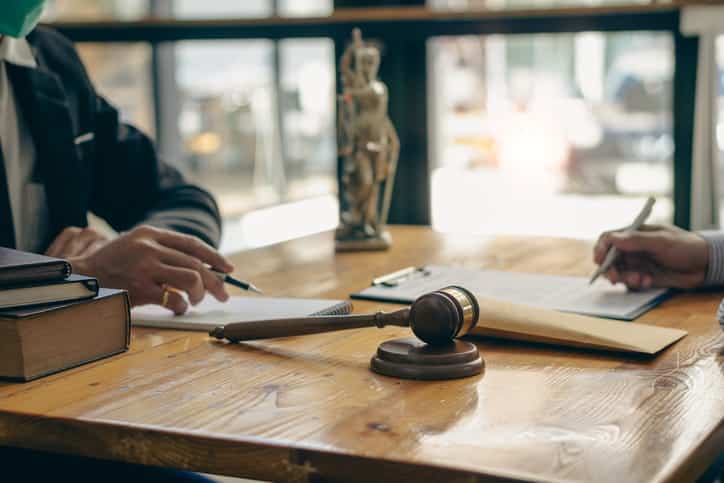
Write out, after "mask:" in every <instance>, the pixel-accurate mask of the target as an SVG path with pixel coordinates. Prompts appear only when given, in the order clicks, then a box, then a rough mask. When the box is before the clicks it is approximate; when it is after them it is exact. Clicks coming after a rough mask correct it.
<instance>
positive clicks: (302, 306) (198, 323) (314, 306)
mask: <svg viewBox="0 0 724 483" xmlns="http://www.w3.org/2000/svg"><path fill="white" fill-rule="evenodd" d="M351 311H352V304H351V303H350V302H349V301H346V300H328V299H301V298H274V297H231V298H230V299H229V301H228V302H218V301H217V300H216V299H214V298H213V297H211V296H207V297H205V298H204V300H203V301H201V303H199V304H198V305H196V306H195V307H192V306H190V307H189V310H188V312H186V313H185V314H183V315H173V314H172V313H171V312H170V311H168V310H167V309H165V308H163V307H159V306H157V305H144V306H141V307H136V308H134V309H133V310H132V311H131V322H132V324H133V325H135V326H140V327H156V328H162V329H181V330H199V331H209V330H211V329H214V328H215V327H218V326H220V325H226V324H230V323H232V322H246V321H251V320H261V319H264V320H266V319H283V318H286V317H301V316H307V315H344V314H348V313H350V312H351Z"/></svg>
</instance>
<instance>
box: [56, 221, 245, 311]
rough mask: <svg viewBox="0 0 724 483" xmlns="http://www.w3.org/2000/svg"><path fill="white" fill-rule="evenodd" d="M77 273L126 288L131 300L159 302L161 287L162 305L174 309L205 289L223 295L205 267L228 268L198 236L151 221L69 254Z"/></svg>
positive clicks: (220, 284) (222, 298)
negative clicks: (90, 249) (84, 252)
mask: <svg viewBox="0 0 724 483" xmlns="http://www.w3.org/2000/svg"><path fill="white" fill-rule="evenodd" d="M69 261H70V262H71V264H72V265H73V267H74V270H76V271H77V272H79V273H83V274H85V275H92V276H95V277H96V278H98V279H99V280H100V282H101V285H103V286H106V287H113V288H123V289H126V290H128V293H129V296H130V299H131V305H134V306H135V305H144V304H161V303H162V301H163V299H164V291H165V288H166V286H168V287H170V288H171V289H170V290H169V291H168V295H167V303H166V305H165V307H166V308H168V309H170V310H172V311H173V312H174V313H175V314H177V315H178V314H182V313H184V312H186V310H187V309H188V304H187V303H186V301H185V300H184V297H183V296H182V294H181V292H185V293H186V294H187V295H188V300H189V302H191V304H192V305H196V304H197V303H199V302H200V301H201V299H203V297H204V294H205V293H206V291H208V292H210V293H211V294H212V295H213V296H214V297H215V298H216V299H217V300H220V301H222V302H223V301H226V300H227V299H228V298H229V294H228V293H227V292H226V288H225V287H224V282H222V281H221V280H220V279H219V278H218V277H217V276H216V274H214V273H213V272H212V271H211V270H210V269H209V267H213V268H214V269H216V270H219V271H222V272H225V273H228V272H231V271H233V269H234V267H233V265H232V264H231V263H229V261H228V260H226V258H224V257H223V256H221V255H220V254H219V253H218V252H217V251H216V250H214V249H213V248H211V247H210V246H208V245H207V244H205V243H204V242H202V241H201V240H199V239H198V238H195V237H192V236H189V235H183V234H181V233H177V232H173V231H170V230H163V229H160V228H154V227H151V226H140V227H138V228H135V229H133V230H131V231H129V232H127V233H124V234H122V235H121V236H119V237H118V238H116V239H114V240H112V241H109V242H107V243H106V244H105V245H103V246H102V247H100V248H99V249H97V250H96V251H94V252H91V253H88V254H87V255H81V256H79V257H75V258H69Z"/></svg>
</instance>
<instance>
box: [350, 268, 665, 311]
mask: <svg viewBox="0 0 724 483" xmlns="http://www.w3.org/2000/svg"><path fill="white" fill-rule="evenodd" d="M382 278H384V277H382ZM449 285H459V286H461V287H463V288H466V289H468V290H470V291H471V292H473V293H475V294H480V295H481V296H484V297H486V298H490V299H495V300H500V301H504V302H510V303H515V304H524V305H528V306H532V307H537V308H544V309H552V310H558V311H562V312H573V313H578V314H584V315H593V316H598V317H606V318H611V319H619V320H634V319H636V318H637V317H639V316H640V315H641V314H643V313H644V312H646V311H647V310H649V309H650V308H652V307H654V306H656V305H657V304H659V303H660V302H662V301H663V300H664V299H665V298H666V297H667V295H668V291H667V290H664V289H652V290H646V291H641V292H630V291H628V290H626V288H625V287H623V286H613V285H611V284H610V283H609V282H608V281H606V280H598V281H596V282H595V283H594V284H593V285H590V286H589V284H588V279H587V278H585V277H569V276H554V275H540V274H529V273H517V272H503V271H498V270H474V269H465V268H454V267H445V266H439V265H429V266H426V267H424V268H421V269H418V270H416V271H415V272H414V273H408V274H406V275H404V276H402V277H401V278H400V279H399V281H395V280H391V281H390V280H388V281H387V282H386V284H377V285H372V286H370V287H368V288H366V289H364V290H362V291H360V292H357V293H354V294H352V298H357V299H368V300H381V301H388V302H398V303H412V302H413V301H414V300H415V299H416V298H417V297H419V296H420V295H423V294H425V293H427V292H432V291H435V290H439V289H441V288H443V287H447V286H449Z"/></svg>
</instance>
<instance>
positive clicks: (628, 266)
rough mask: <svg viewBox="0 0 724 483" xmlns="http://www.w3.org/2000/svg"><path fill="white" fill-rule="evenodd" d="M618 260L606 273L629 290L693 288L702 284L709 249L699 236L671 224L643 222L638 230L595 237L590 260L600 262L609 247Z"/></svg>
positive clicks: (607, 276) (607, 233) (612, 281)
mask: <svg viewBox="0 0 724 483" xmlns="http://www.w3.org/2000/svg"><path fill="white" fill-rule="evenodd" d="M612 245H613V246H615V247H616V248H618V250H619V256H618V260H617V261H616V262H615V263H614V264H613V266H612V267H611V268H610V269H609V270H608V271H607V272H606V274H605V275H606V278H608V279H609V280H610V281H611V283H618V282H621V283H623V284H625V285H626V286H627V287H628V288H629V289H632V290H641V289H647V288H651V287H665V288H694V287H697V286H699V285H701V284H703V283H704V279H705V278H706V270H707V266H708V264H709V249H708V246H707V243H706V241H705V240H704V239H703V238H702V237H701V236H699V235H697V234H695V233H692V232H689V231H686V230H682V229H681V228H677V227H675V226H660V225H644V226H642V227H641V229H640V230H638V231H635V232H632V233H626V232H625V231H623V230H615V231H610V232H606V233H604V234H603V235H601V237H600V238H599V239H598V242H597V243H596V246H595V248H594V255H593V260H594V261H595V262H596V264H598V265H600V264H601V263H602V262H603V259H604V258H605V256H606V252H607V251H608V249H609V247H610V246H612Z"/></svg>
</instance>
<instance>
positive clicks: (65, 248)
mask: <svg viewBox="0 0 724 483" xmlns="http://www.w3.org/2000/svg"><path fill="white" fill-rule="evenodd" d="M107 242H108V237H106V236H105V235H103V234H102V233H100V232H98V231H96V230H94V229H93V228H78V227H77V226H71V227H68V228H66V229H65V230H63V231H62V232H61V233H60V235H58V236H57V237H56V238H55V240H53V243H51V244H50V247H48V250H47V251H46V252H45V254H46V255H48V256H49V257H57V258H71V257H80V256H84V255H89V254H91V253H93V252H94V251H96V250H98V249H99V248H100V247H102V246H103V245H105V244H106V243H107Z"/></svg>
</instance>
